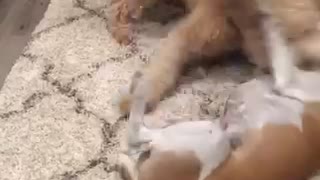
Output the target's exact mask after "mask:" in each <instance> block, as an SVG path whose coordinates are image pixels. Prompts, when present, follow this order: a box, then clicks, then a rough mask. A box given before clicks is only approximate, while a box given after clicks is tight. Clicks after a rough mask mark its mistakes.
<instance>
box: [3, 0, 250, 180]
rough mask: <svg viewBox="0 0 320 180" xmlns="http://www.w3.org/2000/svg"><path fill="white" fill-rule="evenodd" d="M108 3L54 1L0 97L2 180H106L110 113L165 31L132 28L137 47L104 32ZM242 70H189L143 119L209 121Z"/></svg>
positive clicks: (112, 138)
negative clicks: (120, 89) (184, 118)
mask: <svg viewBox="0 0 320 180" xmlns="http://www.w3.org/2000/svg"><path fill="white" fill-rule="evenodd" d="M109 1H110V0H90V1H89V0H78V1H72V0H52V2H51V4H50V5H49V7H48V10H47V12H46V13H45V16H44V18H43V20H42V21H41V22H40V24H39V25H38V26H37V28H36V30H35V31H34V33H33V38H32V40H31V41H30V42H29V44H28V46H27V47H26V48H25V50H24V52H23V54H22V55H21V57H20V58H19V59H18V60H17V61H16V63H15V65H14V67H13V68H12V70H11V72H10V74H9V75H8V77H7V79H6V82H5V84H4V86H3V88H2V90H1V92H0V180H49V179H50V180H58V179H61V180H90V179H94V180H102V179H112V175H113V174H114V173H115V170H114V164H115V162H116V161H115V159H116V152H117V148H118V145H119V137H120V135H121V130H122V129H123V127H124V123H125V119H123V118H121V117H120V115H119V114H118V112H117V109H116V108H115V107H114V102H115V101H114V100H115V99H116V98H114V97H117V96H118V94H119V91H118V90H119V88H120V87H122V86H124V85H127V84H128V83H129V81H130V77H131V75H132V73H133V72H134V71H135V70H136V69H137V68H139V67H140V66H141V65H142V64H143V63H144V62H146V61H147V60H148V59H149V57H150V56H151V55H152V54H153V52H154V50H155V49H156V47H157V44H159V43H158V42H159V40H160V39H161V38H163V37H165V35H166V32H167V31H168V30H170V28H171V27H170V25H166V26H162V25H160V24H159V23H156V22H153V23H152V22H146V23H143V24H141V25H140V26H139V31H138V32H139V33H138V38H137V42H136V45H135V46H130V47H120V46H119V45H118V44H117V43H116V42H115V41H114V40H113V39H112V38H111V36H110V33H109V31H108V22H109V18H108V12H109V10H110V8H109ZM251 72H252V70H251V69H250V68H249V65H245V64H235V65H232V64H229V65H228V64H227V65H217V66H214V67H213V68H211V69H210V70H205V69H199V68H198V69H194V70H193V71H191V72H190V73H189V75H188V76H184V77H183V78H181V81H180V83H179V87H178V88H177V89H176V91H175V93H173V94H172V95H171V96H169V97H168V98H167V99H166V100H164V101H163V102H161V104H160V106H159V107H158V109H157V111H155V112H154V113H153V114H151V115H149V116H148V117H149V118H152V119H157V118H174V117H178V118H179V117H186V118H190V119H192V118H193V119H198V118H208V117H209V118H216V117H219V115H220V114H221V111H222V109H223V102H224V100H225V97H226V95H227V94H228V92H229V90H230V89H232V88H234V87H235V86H236V85H237V84H239V83H240V82H243V81H245V80H247V79H248V78H250V77H251V74H252V73H251Z"/></svg>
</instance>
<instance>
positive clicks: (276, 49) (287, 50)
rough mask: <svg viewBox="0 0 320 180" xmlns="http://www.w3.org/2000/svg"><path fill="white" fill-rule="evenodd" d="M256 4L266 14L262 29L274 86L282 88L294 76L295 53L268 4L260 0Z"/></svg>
mask: <svg viewBox="0 0 320 180" xmlns="http://www.w3.org/2000/svg"><path fill="white" fill-rule="evenodd" d="M257 4H258V6H259V8H260V9H261V11H262V12H263V13H265V14H266V17H265V18H263V30H264V32H265V39H266V43H267V47H268V48H267V51H269V52H268V55H269V56H270V61H271V69H272V73H273V77H274V80H275V87H276V88H284V87H285V86H288V84H289V83H290V82H292V81H293V80H294V78H295V77H294V75H295V71H296V62H297V55H296V54H295V51H294V49H293V47H291V46H290V45H289V43H288V42H287V40H286V38H285V35H284V34H283V33H282V29H281V26H280V25H279V24H278V21H277V19H276V17H274V16H273V15H272V12H271V10H270V9H269V8H268V4H267V3H266V2H264V1H260V0H257Z"/></svg>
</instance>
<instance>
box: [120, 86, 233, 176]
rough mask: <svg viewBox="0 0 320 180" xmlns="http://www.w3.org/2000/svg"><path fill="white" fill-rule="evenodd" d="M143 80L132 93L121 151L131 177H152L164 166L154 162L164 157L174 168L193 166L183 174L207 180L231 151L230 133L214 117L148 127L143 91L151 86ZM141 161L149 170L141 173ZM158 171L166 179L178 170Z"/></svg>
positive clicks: (186, 168)
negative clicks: (157, 166) (124, 146)
mask: <svg viewBox="0 0 320 180" xmlns="http://www.w3.org/2000/svg"><path fill="white" fill-rule="evenodd" d="M144 82H146V81H140V82H139V86H138V88H137V89H136V90H135V92H134V94H133V96H134V101H133V102H134V104H133V106H132V109H131V111H130V117H129V122H128V137H127V142H128V144H127V148H128V149H127V152H126V154H127V155H125V154H122V160H124V159H126V160H125V161H122V163H124V164H125V166H126V167H127V169H128V167H130V168H129V169H131V170H130V171H129V172H131V173H130V176H131V179H149V177H148V173H149V172H151V171H156V172H157V173H159V172H162V169H153V165H152V164H154V163H155V164H157V163H158V161H159V160H161V161H162V160H165V161H166V162H171V164H170V168H172V169H175V170H179V169H181V168H182V167H183V168H182V169H183V170H190V172H185V175H184V176H183V177H184V178H187V179H188V178H190V177H194V178H195V179H199V180H204V179H205V178H206V177H207V176H208V175H209V174H210V173H211V171H212V170H214V169H216V168H217V167H218V166H219V165H220V164H221V163H222V162H223V161H224V160H225V159H226V157H227V156H228V155H229V153H230V151H231V149H230V144H229V140H228V137H227V135H226V134H225V133H224V132H223V131H222V128H221V127H220V125H219V124H217V123H214V122H211V121H187V122H180V123H177V124H171V125H169V126H167V127H165V128H159V129H150V128H148V127H146V126H145V125H144V124H143V116H144V112H145V105H146V102H145V94H144V93H147V92H149V91H148V89H146V88H149V87H148V85H145V84H140V83H144ZM139 88H141V89H139ZM146 153H148V154H149V157H148V158H147V160H146V161H145V162H144V161H141V160H140V158H141V157H143V156H144V155H145V154H146ZM128 155H129V156H128ZM139 164H143V165H142V166H143V167H145V166H147V168H148V170H145V171H146V172H147V173H140V167H139ZM147 164H151V166H149V165H147ZM143 169H144V168H143ZM143 172H144V171H143ZM159 175H160V176H159V178H163V179H167V176H175V173H172V174H170V175H169V174H167V175H165V174H162V175H161V174H159ZM189 175H190V177H188V176H189ZM151 179H152V178H151Z"/></svg>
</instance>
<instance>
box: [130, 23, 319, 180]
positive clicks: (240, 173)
mask: <svg viewBox="0 0 320 180" xmlns="http://www.w3.org/2000/svg"><path fill="white" fill-rule="evenodd" d="M265 28H266V31H265V32H266V33H267V34H268V36H266V37H268V39H267V40H268V43H269V45H270V46H269V47H271V48H270V53H271V55H270V57H272V58H274V59H272V60H274V61H275V60H278V59H279V58H282V59H283V60H284V59H285V60H286V61H288V62H289V63H291V62H292V61H293V60H292V59H290V58H292V57H295V56H294V54H292V53H293V52H292V51H291V50H290V49H288V47H287V46H286V44H284V42H285V41H284V40H283V36H281V34H280V31H279V30H278V28H276V26H275V25H274V24H273V23H268V22H267V25H266V26H265ZM281 38H282V39H281ZM279 48H280V49H279ZM273 67H275V69H274V76H275V77H274V79H276V80H275V81H274V80H273V78H272V77H270V76H266V77H261V78H259V79H257V80H253V81H250V82H248V83H245V84H243V85H241V86H240V87H239V88H237V89H236V90H235V91H234V92H233V93H232V94H231V96H230V98H229V100H228V103H227V108H226V109H227V110H226V113H225V116H224V117H223V118H222V119H221V122H220V123H221V127H222V128H224V129H225V131H224V132H223V131H221V129H219V128H216V129H212V130H215V132H219V133H218V134H221V135H222V134H224V135H225V136H226V139H227V140H228V139H229V140H230V141H231V142H238V143H233V144H234V148H235V149H234V150H233V151H232V152H231V154H229V156H221V157H220V158H219V160H220V161H219V166H211V168H208V169H210V170H211V171H203V169H204V167H206V166H203V165H204V162H206V163H210V162H215V163H217V161H214V160H213V159H215V160H216V158H217V157H215V158H212V159H210V158H207V160H208V161H200V160H199V159H200V158H195V157H197V156H192V155H190V154H189V155H186V154H185V153H183V151H176V150H175V148H172V147H183V148H182V149H184V148H185V149H192V148H189V147H193V145H195V144H197V143H196V142H195V141H193V140H195V139H194V138H193V136H192V137H190V136H186V137H188V139H190V141H189V142H190V143H194V144H193V145H191V144H188V145H184V146H181V145H180V143H179V142H185V141H181V139H180V138H181V137H182V136H181V135H182V132H183V133H186V132H189V133H190V132H191V131H193V134H194V135H195V134H197V133H195V132H198V133H199V134H201V135H203V132H205V131H207V130H208V129H207V128H208V126H199V125H200V122H199V124H197V122H193V123H195V124H193V125H192V126H193V127H192V129H189V128H186V129H184V128H177V127H179V124H177V125H173V127H175V128H173V129H174V132H171V131H170V132H171V135H172V136H170V138H169V139H167V138H164V137H169V136H165V134H166V133H161V135H159V136H161V138H159V139H161V140H162V141H161V143H160V141H156V140H155V139H153V137H156V136H154V134H157V133H155V132H150V131H149V130H146V131H145V132H146V133H147V135H144V136H143V137H147V138H143V137H141V138H140V140H144V141H149V142H150V143H151V144H152V142H157V143H156V144H162V145H163V146H155V145H154V146H151V147H159V149H160V147H162V148H164V151H162V153H160V154H157V153H152V151H155V150H156V149H158V148H154V149H152V148H150V144H148V145H149V149H151V155H150V157H149V158H147V159H146V160H145V161H144V162H142V163H141V165H140V167H139V169H138V174H139V180H150V179H152V180H162V179H166V180H180V179H181V180H182V179H183V180H196V179H198V178H202V177H205V179H206V180H233V179H234V180H256V179H261V180H270V179H273V180H301V179H307V178H309V177H310V176H311V175H312V174H313V173H314V172H315V171H316V170H318V169H319V168H320V163H319V162H320V151H319V150H320V149H319V147H320V146H319V142H320V141H319V138H317V137H320V136H319V135H320V133H319V132H320V131H319V130H320V113H319V110H317V108H319V105H314V104H311V106H310V107H309V105H306V104H305V103H304V101H301V99H299V98H297V97H294V98H292V97H289V96H287V95H285V96H284V95H279V94H277V93H275V91H274V90H273V89H274V88H273V87H274V84H276V86H275V88H276V89H279V91H280V92H282V93H284V92H286V87H287V86H286V85H287V82H291V81H280V82H285V83H284V85H285V86H283V85H281V83H280V86H279V85H278V84H277V83H279V80H277V79H278V78H279V77H278V75H279V74H284V75H285V76H286V77H285V78H289V77H288V76H287V74H289V75H294V74H296V72H293V74H291V73H282V72H277V71H278V70H279V69H280V68H278V65H277V64H276V62H273ZM285 68H293V67H291V66H289V65H288V64H287V65H285V64H284V66H282V67H281V71H282V70H283V69H285ZM284 72H288V70H285V71H284ZM314 74H315V75H317V76H319V78H320V73H314ZM291 77H296V76H291ZM305 78H307V77H305ZM293 81H295V79H294V78H293ZM141 82H145V81H140V82H139V83H141ZM309 82H310V81H309ZM139 83H138V86H137V87H144V89H140V90H139V89H136V90H137V91H135V92H142V91H143V90H145V93H146V92H148V89H146V87H148V86H144V85H139ZM297 88H300V86H299V85H297ZM317 90H320V88H318V89H317ZM319 92H320V91H319ZM304 93H305V94H309V92H308V91H304ZM311 94H312V93H311ZM137 97H140V98H141V99H143V98H144V97H145V96H144V94H143V95H141V96H139V95H137V94H135V96H134V99H135V101H134V104H133V106H132V107H133V108H132V110H131V113H130V118H132V119H131V120H130V121H129V124H130V122H131V123H132V122H135V120H134V119H140V120H141V117H142V116H140V117H139V116H137V114H135V112H139V114H140V115H141V114H143V113H144V110H143V108H144V105H143V104H146V102H144V103H143V100H141V101H140V105H139V103H138V102H139V101H138V100H137V99H136V98H137ZM141 107H142V108H141ZM138 109H139V110H138ZM140 123H141V121H140ZM201 123H202V122H201ZM203 123H204V124H205V122H203ZM134 124H135V123H132V124H131V125H130V126H131V127H135V128H132V130H134V131H132V132H142V131H143V130H142V129H140V130H139V126H137V125H136V126H135V125H134ZM180 125H181V126H180V127H182V126H184V127H187V125H183V124H180ZM211 127H212V126H211ZM169 128H170V127H169ZM187 129H189V130H187ZM129 131H130V130H129ZM160 131H163V132H164V131H167V130H160ZM132 132H131V133H129V135H130V137H138V136H133V135H132ZM167 132H169V131H167ZM159 136H158V137H159ZM175 136H178V137H175ZM150 137H152V138H150ZM198 137H199V138H200V136H198ZM206 137H207V136H201V140H199V139H197V140H196V141H199V142H207V141H208V139H205V138H206ZM214 137H221V136H214ZM148 138H149V139H148ZM176 138H177V139H180V140H179V141H175V140H176ZM202 138H204V139H202ZM223 139H224V138H223ZM209 141H210V140H209ZM129 142H134V141H133V140H131V141H129ZM215 142H217V141H215ZM220 142H221V141H220ZM186 144H187V143H186ZM226 144H227V143H226ZM197 145H198V144H197ZM201 145H202V144H201ZM212 145H213V146H212V147H210V148H208V149H212V151H211V153H209V154H211V155H212V157H213V156H215V155H217V154H218V153H217V152H223V151H224V150H226V149H229V148H222V149H220V148H221V147H219V148H218V147H215V145H218V144H217V143H213V144H212ZM220 146H221V144H220ZM131 147H133V146H131ZM187 147H188V148H187ZM197 147H202V146H199V145H198V146H197ZM222 147H228V146H222ZM165 150H168V151H169V152H166V151H165ZM220 150H221V151H220ZM170 151H174V152H176V153H171V152H170ZM193 152H196V151H195V150H194V149H193ZM224 152H227V151H224ZM195 154H196V153H195ZM198 157H200V156H198ZM209 159H210V160H209ZM223 159H225V160H224V161H223ZM222 161H223V162H222ZM201 165H202V166H201ZM204 172H207V173H205V174H206V176H204V175H203V174H204Z"/></svg>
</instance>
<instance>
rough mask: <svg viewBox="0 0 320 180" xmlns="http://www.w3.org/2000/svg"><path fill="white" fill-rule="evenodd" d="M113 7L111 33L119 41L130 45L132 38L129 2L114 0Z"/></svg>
mask: <svg viewBox="0 0 320 180" xmlns="http://www.w3.org/2000/svg"><path fill="white" fill-rule="evenodd" d="M112 7H113V13H112V17H111V21H112V22H111V34H112V36H113V37H114V38H115V40H116V41H117V42H118V43H120V44H123V45H128V44H129V43H130V42H131V40H132V38H131V37H130V34H131V30H132V28H131V26H132V24H131V23H130V19H129V10H128V4H127V3H126V0H112Z"/></svg>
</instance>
